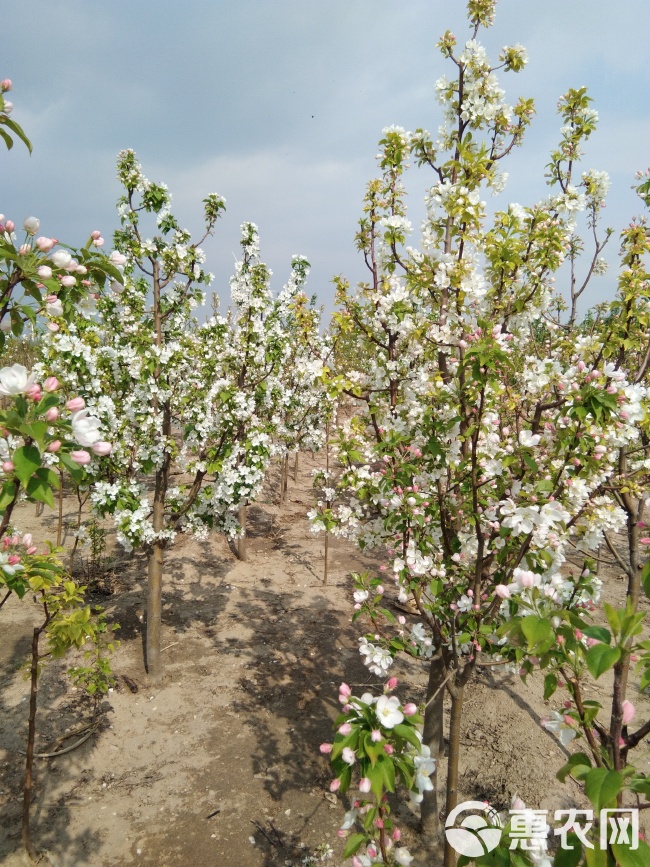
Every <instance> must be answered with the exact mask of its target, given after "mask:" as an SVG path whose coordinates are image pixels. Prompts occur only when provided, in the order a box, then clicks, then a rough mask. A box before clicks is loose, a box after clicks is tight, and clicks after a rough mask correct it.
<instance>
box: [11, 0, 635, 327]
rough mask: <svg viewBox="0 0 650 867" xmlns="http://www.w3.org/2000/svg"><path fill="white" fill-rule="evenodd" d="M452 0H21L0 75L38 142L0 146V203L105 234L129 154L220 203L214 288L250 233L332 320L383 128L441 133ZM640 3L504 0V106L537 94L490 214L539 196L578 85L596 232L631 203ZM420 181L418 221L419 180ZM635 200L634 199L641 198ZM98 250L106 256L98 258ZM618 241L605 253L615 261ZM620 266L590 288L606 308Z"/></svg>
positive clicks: (191, 194)
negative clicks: (303, 268) (443, 45)
mask: <svg viewBox="0 0 650 867" xmlns="http://www.w3.org/2000/svg"><path fill="white" fill-rule="evenodd" d="M465 8H466V4H465V2H464V0H319V2H316V0H273V2H271V0H236V2H233V0H230V2H228V0H203V2H199V0H185V2H184V3H183V4H180V3H178V2H171V0H156V2H152V0H110V2H106V3H89V2H88V0H57V2H55V3H53V2H51V0H48V2H44V0H32V2H30V3H29V4H28V5H25V4H21V3H13V4H6V5H5V7H4V9H3V12H2V27H1V28H0V78H6V77H8V78H11V79H12V80H13V83H14V90H13V92H12V93H11V94H10V95H9V96H10V98H11V99H12V101H13V102H14V105H15V109H14V114H13V118H14V119H15V120H16V121H17V122H19V123H21V124H22V125H23V127H24V129H25V131H26V132H27V134H28V135H29V136H30V137H31V139H32V142H33V145H34V153H33V155H32V156H31V157H29V156H28V154H27V152H26V150H25V148H23V147H22V145H20V144H19V143H17V144H16V145H15V147H14V149H13V151H12V152H11V153H10V154H6V153H4V152H3V153H2V154H0V158H1V159H2V173H1V174H0V178H1V181H0V184H1V186H0V212H2V213H4V214H5V215H7V216H10V217H11V218H12V219H14V221H15V222H16V223H17V224H19V223H21V222H22V220H23V218H24V217H25V216H27V215H31V214H33V215H36V216H38V217H40V218H41V231H42V232H43V233H44V234H46V235H54V236H56V237H58V238H60V239H61V240H64V241H65V242H67V243H71V244H74V245H78V244H82V243H84V242H85V240H86V238H87V236H88V234H89V232H90V231H92V230H93V229H96V228H98V229H101V231H102V232H103V233H104V234H105V236H106V238H107V241H108V240H109V239H110V236H111V232H112V230H113V229H114V228H115V226H116V218H115V210H114V203H115V200H116V198H117V197H118V195H119V194H120V190H119V186H118V184H117V180H116V179H115V157H116V154H117V152H118V151H119V150H120V149H122V148H133V149H134V150H135V151H136V153H137V156H138V158H139V160H140V162H141V163H142V165H143V168H144V171H145V174H146V175H147V177H149V178H150V179H151V180H155V181H164V182H166V183H167V184H168V185H169V188H170V190H171V192H172V194H173V206H174V212H175V213H176V214H177V215H178V216H179V218H180V220H181V222H182V224H183V225H184V226H186V227H187V228H188V229H190V230H192V231H197V232H198V231H199V230H200V228H201V222H200V219H201V213H202V206H201V200H202V199H203V198H204V197H205V196H206V195H207V194H208V193H210V192H217V193H220V194H221V195H223V196H225V197H226V199H227V207H228V211H227V214H226V216H225V218H223V219H222V221H221V222H220V224H219V225H218V227H217V232H216V235H215V237H214V239H211V240H209V241H208V242H207V243H206V244H205V249H206V252H207V254H208V263H207V266H208V268H209V270H211V271H213V272H214V273H215V275H216V277H217V280H216V287H215V288H218V289H219V291H220V293H221V294H222V296H224V295H225V294H226V291H227V284H228V278H229V276H230V274H231V273H232V264H233V262H234V259H235V256H237V255H238V250H239V248H238V238H239V225H240V223H241V222H243V221H244V220H251V221H253V222H255V223H257V224H258V226H259V228H260V236H261V245H262V257H263V259H264V260H265V261H266V262H267V263H268V264H269V266H270V267H271V269H272V270H273V272H274V288H275V289H279V288H280V286H281V284H282V283H283V282H284V281H285V279H286V276H287V275H288V272H289V264H290V257H291V254H292V253H301V254H303V255H305V256H307V258H308V259H309V260H310V262H311V263H312V273H311V277H310V280H309V289H310V290H311V292H313V293H316V294H317V295H318V297H319V299H320V300H321V302H323V303H324V304H325V306H326V309H327V310H328V312H329V311H330V310H331V309H332V306H333V305H332V298H333V290H332V286H331V279H332V276H333V275H334V274H339V273H342V274H345V275H347V276H348V277H350V279H351V280H352V281H355V280H357V279H360V278H361V279H363V268H362V266H361V263H360V261H359V257H358V255H357V253H356V251H355V249H354V233H355V231H356V223H357V220H358V218H359V216H360V214H361V204H362V198H363V194H364V188H365V184H366V183H367V181H368V180H369V179H370V178H372V177H373V176H374V175H375V173H376V169H375V161H374V157H375V154H376V152H377V141H378V139H379V138H380V134H381V130H382V128H383V127H385V126H388V125H390V124H398V125H400V126H403V127H405V128H407V129H415V128H416V127H418V126H422V127H425V128H427V129H429V130H430V131H432V132H435V130H436V129H437V127H438V124H439V122H440V113H439V107H438V105H437V103H436V101H435V98H434V82H435V80H436V79H437V78H438V77H439V76H440V75H443V74H447V75H449V76H450V77H451V75H452V74H453V73H452V70H451V69H450V64H449V63H448V62H447V63H445V61H443V59H442V58H441V57H440V55H439V54H438V52H437V49H436V47H435V44H436V41H437V39H438V37H439V36H440V35H441V34H442V33H443V32H444V31H445V30H447V29H451V30H453V32H454V33H455V34H456V35H457V36H458V38H459V41H460V40H461V39H464V38H465V35H466V34H467V32H468V31H467V26H466V24H465ZM647 12H648V6H647V0H619V2H617V3H613V2H612V0H544V2H540V0H500V2H499V4H498V7H497V21H496V24H495V26H494V27H493V28H492V29H491V30H490V31H488V32H487V34H485V35H484V37H483V40H484V41H485V43H486V44H487V46H488V50H489V51H490V55H491V57H493V58H494V60H495V61H496V57H497V55H498V52H499V50H500V48H501V47H502V46H503V45H506V44H512V43H515V42H520V43H522V44H523V45H524V46H526V48H527V49H528V53H529V64H528V66H527V68H526V70H525V71H524V72H523V73H520V74H519V75H516V76H515V75H512V74H510V75H506V76H504V77H503V78H502V84H503V85H504V86H505V88H506V91H507V95H508V98H509V100H510V101H511V102H515V101H516V99H517V98H518V97H519V96H520V95H523V96H532V97H534V98H535V101H536V105H537V110H538V115H537V118H536V120H535V122H534V124H533V127H532V130H531V131H530V132H529V134H528V140H527V143H526V144H525V145H524V147H523V149H521V150H520V151H518V152H517V153H516V155H515V157H514V158H513V159H511V160H509V161H508V162H509V165H505V163H504V168H505V169H506V170H508V171H509V173H510V181H509V184H508V187H507V188H506V191H505V193H504V194H503V204H504V206H505V204H506V200H507V201H519V202H521V203H522V204H532V203H533V202H534V201H536V200H538V199H539V198H541V197H543V196H545V195H546V188H545V186H544V177H543V175H544V166H545V163H546V162H547V161H548V153H549V151H550V149H551V148H552V147H553V145H554V144H555V143H556V141H557V139H558V132H557V131H558V129H559V121H558V119H557V116H556V115H555V106H556V103H557V99H558V97H559V96H560V95H561V94H562V93H563V92H564V91H566V90H567V88H569V87H580V86H582V85H586V86H588V88H589V90H590V93H591V95H592V96H593V97H594V107H595V108H596V109H597V110H598V111H599V113H600V120H601V122H600V127H599V130H598V132H597V133H596V135H595V136H594V137H593V138H592V139H591V140H590V142H589V148H588V154H587V159H586V161H585V168H588V167H593V168H597V169H605V170H607V171H608V172H609V173H610V175H611V177H612V191H611V193H610V199H609V205H608V208H607V212H606V215H607V222H608V224H610V225H612V226H613V227H615V228H616V229H617V231H618V230H620V228H621V227H622V226H623V225H625V224H626V223H627V222H628V221H629V218H630V217H631V216H632V215H633V214H636V213H638V212H639V210H640V207H638V206H637V201H638V200H637V199H636V198H635V196H634V194H633V193H632V191H631V190H630V185H631V183H632V181H633V175H634V172H635V171H636V170H637V169H639V168H642V169H645V168H646V166H648V165H649V164H650V146H649V142H650V117H649V112H648V104H649V101H648V93H650V63H649V62H648V61H649V57H648V48H647V28H646V26H645V24H646V23H647ZM432 182H433V179H432V178H431V176H430V175H427V174H425V173H424V172H418V173H416V177H415V178H414V180H413V182H410V183H409V190H413V197H412V199H413V207H412V208H411V213H412V217H414V218H415V219H416V220H419V215H420V213H421V205H420V202H421V199H422V196H423V191H424V189H425V186H426V185H427V184H428V185H430V184H431V183H432ZM639 205H640V203H639ZM109 249H110V247H109ZM615 249H616V244H614V242H612V249H611V250H610V251H609V259H610V260H611V261H614V256H613V254H614V252H615ZM614 283H615V273H612V274H610V275H609V276H608V277H605V278H600V281H599V284H598V286H597V287H596V289H595V292H594V294H592V300H602V298H603V297H605V296H606V295H607V293H608V291H609V290H611V288H612V286H613V285H614Z"/></svg>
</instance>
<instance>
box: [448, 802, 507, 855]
mask: <svg viewBox="0 0 650 867" xmlns="http://www.w3.org/2000/svg"><path fill="white" fill-rule="evenodd" d="M470 811H473V812H470ZM463 813H469V815H468V816H465V818H464V819H463V820H462V821H461V822H460V827H458V828H456V827H454V826H455V824H456V819H457V818H458V816H460V815H462V814H463ZM477 813H481V814H482V815H477ZM501 830H502V829H501V820H500V819H499V814H498V813H497V811H496V810H495V809H494V808H493V807H490V805H489V804H486V803H485V801H464V802H463V803H462V804H459V805H458V806H457V807H456V808H455V809H453V810H452V811H451V813H450V814H449V815H448V816H447V821H446V822H445V836H446V837H447V841H448V843H449V845H450V846H451V847H452V849H455V850H456V852H458V854H459V855H466V856H467V857H468V858H478V857H479V856H480V855H487V853H488V852H491V851H492V850H493V849H496V847H497V846H498V845H499V841H500V840H501Z"/></svg>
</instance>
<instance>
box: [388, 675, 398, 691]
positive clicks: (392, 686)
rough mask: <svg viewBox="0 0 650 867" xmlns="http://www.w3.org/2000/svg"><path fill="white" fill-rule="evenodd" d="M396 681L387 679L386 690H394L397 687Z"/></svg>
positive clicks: (394, 678) (391, 678)
mask: <svg viewBox="0 0 650 867" xmlns="http://www.w3.org/2000/svg"><path fill="white" fill-rule="evenodd" d="M397 684H398V680H397V678H396V677H389V678H388V680H387V681H386V689H395V688H396V687H397Z"/></svg>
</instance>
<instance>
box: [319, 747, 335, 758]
mask: <svg viewBox="0 0 650 867" xmlns="http://www.w3.org/2000/svg"><path fill="white" fill-rule="evenodd" d="M319 749H320V751H321V753H322V754H323V755H324V756H326V755H329V753H331V752H332V744H321V745H320V747H319Z"/></svg>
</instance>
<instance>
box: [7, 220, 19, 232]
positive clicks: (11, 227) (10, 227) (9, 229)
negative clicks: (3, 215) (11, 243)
mask: <svg viewBox="0 0 650 867" xmlns="http://www.w3.org/2000/svg"><path fill="white" fill-rule="evenodd" d="M15 228H16V224H15V223H14V221H13V220H7V222H6V223H5V232H13V230H14V229H15Z"/></svg>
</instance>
